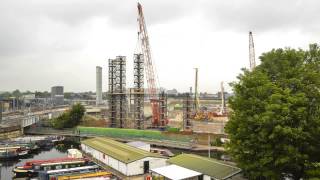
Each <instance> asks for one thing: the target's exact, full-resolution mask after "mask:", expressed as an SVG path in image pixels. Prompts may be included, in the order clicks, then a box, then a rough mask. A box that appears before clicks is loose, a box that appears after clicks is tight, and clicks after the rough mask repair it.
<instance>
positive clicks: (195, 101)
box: [193, 68, 200, 112]
mask: <svg viewBox="0 0 320 180" xmlns="http://www.w3.org/2000/svg"><path fill="white" fill-rule="evenodd" d="M194 69H195V73H196V74H195V79H194V104H193V107H194V110H195V111H196V112H197V111H198V110H199V104H200V100H199V94H198V68H194Z"/></svg>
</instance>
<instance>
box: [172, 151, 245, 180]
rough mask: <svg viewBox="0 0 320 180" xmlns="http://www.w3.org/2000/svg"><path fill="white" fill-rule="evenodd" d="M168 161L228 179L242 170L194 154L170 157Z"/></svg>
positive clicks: (218, 177)
mask: <svg viewBox="0 0 320 180" xmlns="http://www.w3.org/2000/svg"><path fill="white" fill-rule="evenodd" d="M168 162H169V163H170V164H175V165H178V166H182V167H184V168H187V169H191V170H194V171H197V172H200V173H202V174H205V175H209V176H211V177H213V178H215V179H227V178H229V177H232V176H233V175H236V174H238V173H239V172H241V169H240V168H238V167H235V166H231V165H228V164H224V163H222V162H220V161H218V160H214V159H211V158H206V157H202V156H198V155H194V154H181V155H178V156H175V157H173V158H170V159H169V160H168Z"/></svg>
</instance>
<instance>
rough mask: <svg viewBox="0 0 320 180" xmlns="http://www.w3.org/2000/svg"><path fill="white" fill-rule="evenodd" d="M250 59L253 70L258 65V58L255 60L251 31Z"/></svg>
mask: <svg viewBox="0 0 320 180" xmlns="http://www.w3.org/2000/svg"><path fill="white" fill-rule="evenodd" d="M249 61H250V70H251V71H252V70H253V69H254V68H255V67H256V60H255V51H254V43H253V36H252V32H251V31H250V32H249Z"/></svg>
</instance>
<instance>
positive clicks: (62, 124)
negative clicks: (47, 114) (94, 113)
mask: <svg viewBox="0 0 320 180" xmlns="http://www.w3.org/2000/svg"><path fill="white" fill-rule="evenodd" d="M84 113H85V108H84V106H83V105H81V104H75V105H73V106H72V108H71V109H70V110H68V111H66V112H64V113H63V114H61V115H60V116H58V117H57V118H55V119H53V121H52V126H53V127H54V128H57V129H62V128H72V127H75V126H77V125H78V124H79V123H80V121H81V120H82V117H83V116H84Z"/></svg>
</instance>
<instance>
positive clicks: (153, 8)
mask: <svg viewBox="0 0 320 180" xmlns="http://www.w3.org/2000/svg"><path fill="white" fill-rule="evenodd" d="M142 4H143V6H144V11H145V14H146V21H147V23H148V26H152V25H154V24H157V23H163V22H167V21H172V20H174V19H176V18H179V17H183V14H184V13H190V11H187V9H190V8H189V7H191V6H192V1H191V0H187V1H185V2H184V3H181V2H179V1H170V0H164V1H155V0H154V1H149V0H146V1H145V2H142ZM136 5H137V2H136V1H131V0H128V1H121V2H119V1H111V0H66V1H57V0H28V1H25V0H4V1H2V2H1V5H0V21H1V24H0V56H6V55H18V54H22V53H26V52H36V51H37V50H41V51H44V50H45V49H46V48H47V49H50V50H51V51H60V50H66V49H68V50H70V49H72V47H73V48H81V46H79V44H80V43H79V42H77V41H76V42H73V41H74V40H75V39H76V37H75V36H76V35H77V33H76V31H77V30H78V29H79V27H80V26H82V25H83V24H85V22H87V21H89V20H90V19H92V18H94V17H101V18H105V19H106V22H107V21H108V22H109V23H110V24H111V25H112V26H114V27H119V28H132V30H133V31H135V30H136V29H137V22H136V19H137V8H136ZM61 23H62V24H64V25H65V26H62V27H60V28H64V29H62V30H61V31H75V33H74V34H72V33H71V34H70V36H69V37H63V34H61V32H55V31H54V30H50V32H51V33H52V34H50V35H49V36H51V37H56V39H57V40H56V43H52V44H50V45H48V44H44V43H43V42H42V37H41V33H42V32H43V31H44V30H43V29H42V28H43V26H44V24H46V25H48V26H52V27H54V26H55V25H57V24H58V25H60V24H61ZM59 33H60V34H59ZM62 38H67V39H66V42H68V44H69V46H68V45H63V44H66V43H59V41H62ZM56 45H57V46H58V47H56ZM46 46H48V47H46ZM61 46H63V48H61ZM64 46H67V47H64Z"/></svg>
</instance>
